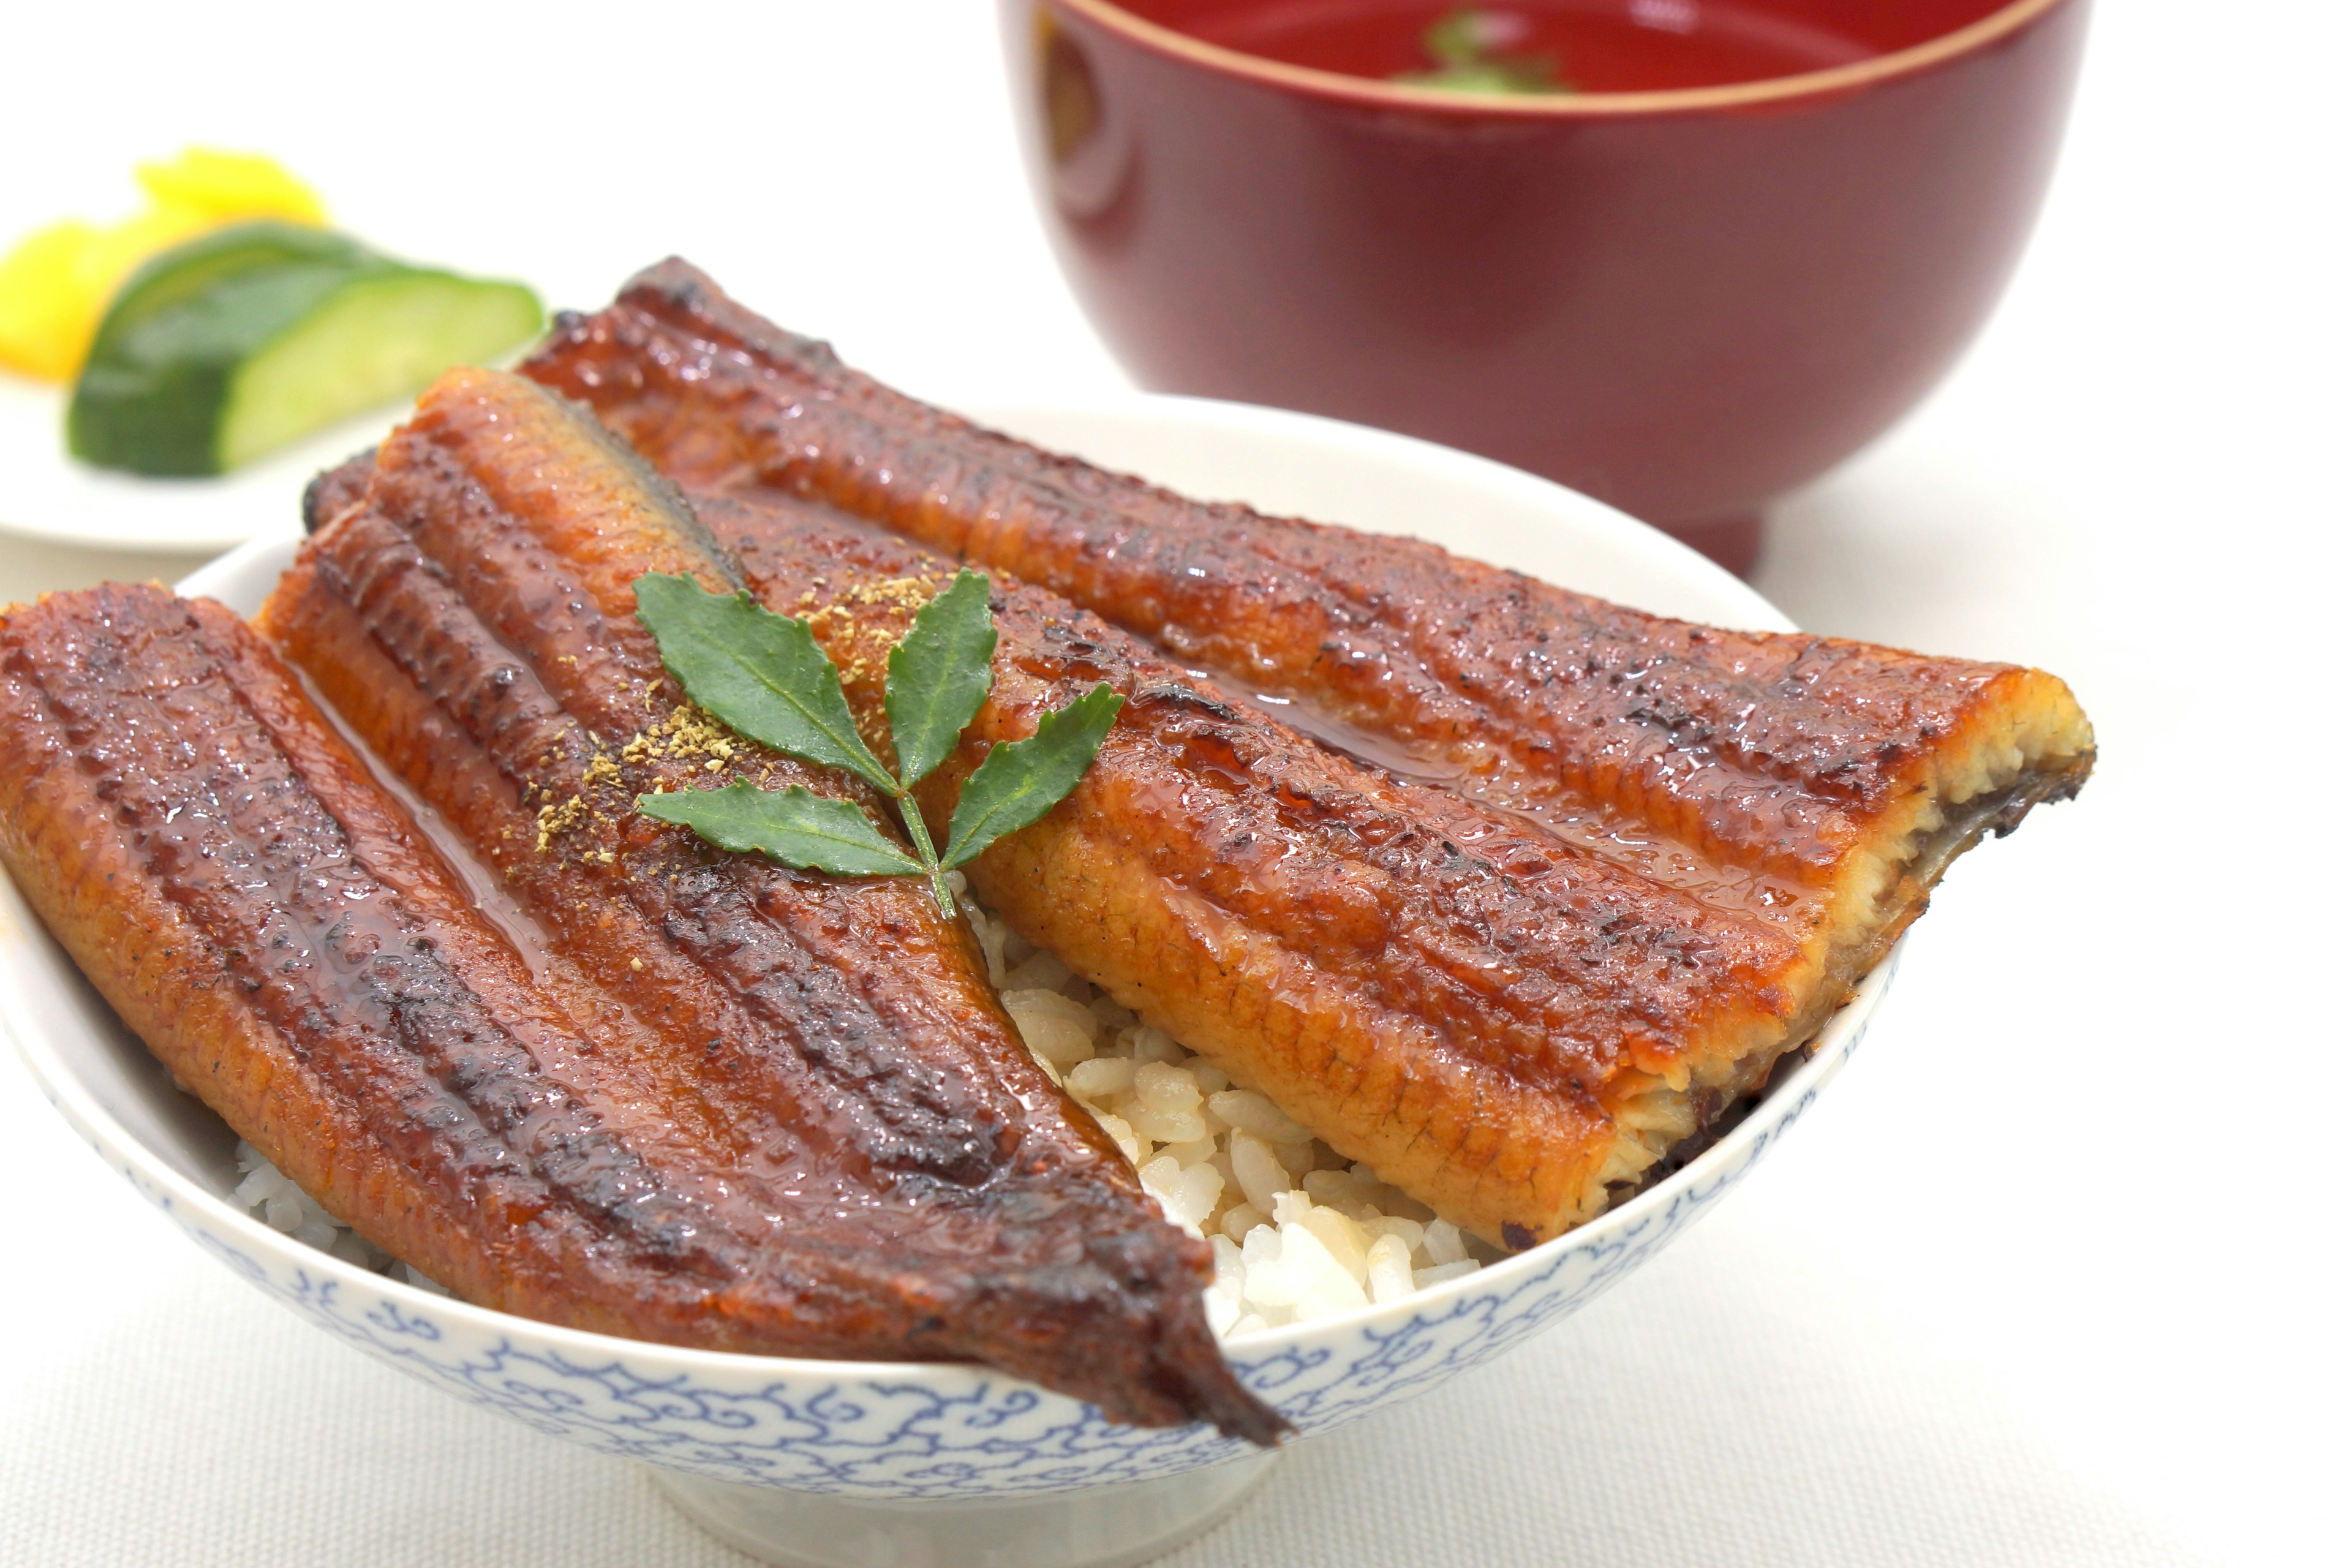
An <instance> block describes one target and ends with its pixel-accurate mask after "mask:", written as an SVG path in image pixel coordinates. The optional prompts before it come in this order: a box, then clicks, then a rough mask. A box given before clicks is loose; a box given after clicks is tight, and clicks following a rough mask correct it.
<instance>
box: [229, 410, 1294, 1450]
mask: <svg viewBox="0 0 2352 1568" xmlns="http://www.w3.org/2000/svg"><path fill="white" fill-rule="evenodd" d="M681 570H682V571H688V572H691V573H692V574H695V575H697V576H698V577H699V578H701V579H702V580H703V581H704V582H705V583H706V584H709V585H711V586H714V587H717V586H722V585H724V584H727V583H729V582H731V581H733V580H734V568H733V567H732V565H731V563H730V562H729V561H728V560H727V558H726V557H725V555H724V554H723V552H719V551H718V550H717V549H715V547H713V545H712V544H711V542H710V541H709V536H708V535H707V533H705V532H704V531H702V530H701V528H700V527H699V525H698V523H697V522H696V521H695V520H694V518H693V517H692V514H691V513H690V512H689V511H688V510H686V509H685V508H684V507H683V505H682V504H681V503H680V502H679V501H678V500H677V497H676V495H675V494H674V493H673V492H672V491H670V490H669V489H668V488H667V485H666V484H664V483H663V482H662V481H660V480H658V479H656V478H654V476H652V475H651V473H650V472H649V470H646V468H644V466H643V465H642V464H641V463H638V462H637V461H636V460H635V458H631V457H630V456H629V455H628V454H627V453H626V452H625V450H622V449H619V448H618V447H616V446H615V445H614V443H613V442H612V441H611V439H610V437H607V436H605V435H604V433H603V432H602V431H601V430H599V429H598V428H597V427H596V426H595V425H594V423H593V420H590V419H588V418H586V417H585V416H583V415H581V414H578V413H576V412H574V411H572V410H571V409H570V408H568V407H566V406H565V405H562V403H561V401H560V400H558V399H555V398H552V397H551V396H549V395H547V394H546V393H544V392H543V391H541V390H540V389H538V388H536V387H534V386H532V385H531V384H530V383H527V382H524V381H521V380H520V379H519V378H515V377H509V376H502V375H498V374H494V373H452V375H451V376H450V377H448V378H446V379H445V380H444V382H443V383H442V384H439V385H438V386H436V389H435V390H434V391H433V392H431V393H428V394H427V395H426V396H425V399H424V400H423V401H422V403H421V404H420V406H419V411H418V413H417V416H416V417H415V418H414V419H413V420H412V421H411V422H410V423H409V424H408V425H407V426H404V427H403V428H402V429H401V430H400V431H398V432H395V433H394V436H393V437H391V438H390V439H389V440H387V441H386V442H385V444H384V446H383V447H382V448H381V450H380V452H379V454H378V457H377V459H376V463H375V467H374V469H373V473H372V474H371V476H370V478H369V481H368V484H367V488H366V490H365V493H364V498H363V500H362V501H361V502H359V503H357V504H352V505H348V506H345V507H343V508H342V509H341V510H339V511H338V512H337V513H336V514H335V515H334V516H333V518H332V519H331V521H328V522H327V523H326V525H325V526H324V527H323V528H322V529H320V531H319V532H318V533H317V534H316V535H315V536H314V537H313V539H312V540H311V542H310V543H309V544H308V545H307V546H306V547H305V550H304V552H303V554H302V557H301V559H300V560H299V562H298V563H297V565H296V567H295V569H294V570H293V571H292V572H290V573H289V574H288V577H287V579H286V581H285V582H284V583H283V584H281V585H280V588H279V590H278V594H277V595H275V596H273V598H272V600H271V603H270V605H269V606H268V609H267V610H266V611H265V614H264V617H263V622H264V625H265V626H266V627H267V629H268V632H269V634H270V635H271V636H272V637H274V638H276V639H277V640H278V642H279V643H280V645H281V646H283V647H285V648H286V649H287V650H288V651H289V654H290V655H291V656H292V657H293V658H295V659H296V660H297V661H299V663H300V664H301V665H302V666H303V668H305V669H306V670H307V671H308V672H309V673H310V676H311V677H312V679H314V680H316V682H317V683H318V686H319V689H320V690H321V691H322V692H324V693H326V694H327V695H328V696H329V697H330V698H331V700H332V701H334V702H335V703H336V705H337V706H339V707H340V708H341V710H343V713H344V715H345V717H346V718H347V719H348V720H349V721H350V722H351V723H352V727H353V729H354V730H355V731H357V732H359V733H360V734H361V735H362V736H363V737H364V738H365V739H366V740H367V741H368V742H369V744H370V746H371V747H372V748H373V750H374V751H375V752H377V753H378V754H379V755H380V756H381V757H382V758H383V761H384V762H385V763H386V764H387V765H388V766H390V767H392V768H393V769H394V770H395V771H397V772H399V773H401V774H402V775H403V776H404V778H405V779H406V780H407V782H408V783H409V784H410V785H411V786H412V787H413V788H414V789H415V791H416V793H417V794H418V795H419V796H420V797H422V798H423V799H424V800H425V801H426V802H427V803H429V804H430V805H433V806H434V807H435V808H436V810H438V811H439V812H440V813H441V814H442V816H444V817H445V818H446V821H447V822H448V824H449V825H450V826H452V827H453V828H454V829H455V830H456V832H457V836H458V837H460V839H462V841H463V843H464V845H465V847H467V848H468V849H470V850H471V851H472V853H473V854H474V856H475V857H477V858H478V859H480V861H481V862H482V863H483V864H484V866H486V867H487V868H491V869H492V870H493V871H494V872H495V874H496V875H497V877H498V879H499V882H500V883H501V884H502V885H503V886H504V887H505V889H507V890H508V891H509V894H510V896H511V897H512V898H513V900H515V901H516V903H517V904H519V905H520V907H521V908H522V909H523V910H525V911H527V912H528V914H529V915H530V918H531V919H532V921H535V922H536V923H537V924H538V925H539V926H540V927H541V929H542V930H543V931H544V932H545V935H546V939H547V941H548V942H549V943H550V944H551V946H552V947H553V948H554V949H556V950H557V951H558V952H561V953H562V955H563V956H564V958H565V959H566V960H567V961H568V962H569V963H572V964H573V965H576V967H577V969H578V971H579V972H580V973H582V974H583V976H584V977H585V978H586V979H587V980H588V981H590V982H592V983H593V984H594V985H595V986H596V987H597V988H599V989H600V990H602V991H603V992H604V993H606V994H609V995H610V996H611V997H612V998H613V999H614V1002H615V1003H616V1004H617V1005H619V1006H620V1007H621V1008H622V1009H624V1010H625V1012H626V1013H627V1015H628V1016H631V1017H633V1018H635V1019H637V1020H639V1021H641V1022H642V1025H643V1026H644V1027H645V1029H646V1032H647V1033H648V1034H649V1035H650V1037H651V1039H650V1041H649V1042H647V1043H646V1045H645V1046H644V1047H642V1048H643V1049H644V1050H645V1052H646V1057H647V1059H646V1060H645V1061H643V1062H642V1063H641V1064H640V1065H639V1070H641V1071H642V1072H644V1073H645V1074H646V1075H647V1076H649V1077H653V1078H665V1077H666V1078H669V1079H676V1080H678V1081H679V1082H680V1083H681V1084H690V1085H691V1086H692V1088H693V1090H694V1092H695V1093H696V1094H697V1095H698V1096H699V1097H700V1100H701V1101H702V1102H703V1104H704V1105H705V1107H706V1108H707V1121H708V1122H709V1126H710V1138H711V1142H710V1145H709V1149H708V1151H707V1158H709V1160H710V1161H712V1162H713V1163H715V1164H716V1165H717V1167H718V1168H719V1169H722V1170H724V1171H725V1172H726V1173H727V1175H728V1179H729V1181H730V1183H732V1184H734V1186H735V1189H736V1190H737V1191H738V1192H739V1194H740V1196H739V1199H738V1201H739V1203H740V1205H743V1206H744V1207H745V1208H746V1209H747V1210H749V1211H751V1212H757V1213H761V1214H765V1215H771V1216H772V1219H773V1226H774V1232H775V1234H776V1235H778V1236H782V1237H791V1238H792V1239H791V1245H790V1247H784V1248H782V1250H779V1251H778V1252H777V1253H775V1254H774V1256H773V1257H772V1258H771V1259H770V1260H769V1261H768V1262H767V1263H766V1264H765V1265H764V1266H765V1267H768V1268H772V1269H774V1270H776V1271H779V1272H781V1273H782V1274H783V1275H784V1276H785V1277H787V1278H790V1277H791V1276H792V1275H793V1270H794V1269H795V1268H798V1267H799V1266H800V1257H801V1255H802V1254H803V1253H804V1252H817V1253H822V1254H823V1255H824V1257H825V1258H827V1259H828V1260H829V1261H828V1268H829V1269H830V1270H831V1273H830V1275H829V1277H828V1278H829V1284H828V1287H827V1299H826V1300H824V1301H822V1302H817V1303H814V1304H812V1305H810V1306H809V1307H808V1308H806V1309H805V1310H803V1312H802V1313H801V1314H800V1315H799V1317H798V1318H796V1319H795V1320H793V1321H738V1320H729V1321H724V1322H720V1323H714V1324H713V1325H712V1331H713V1334H714V1335H715V1336H718V1337H719V1338H721V1339H723V1342H728V1343H731V1344H734V1345H736V1346H738V1347H739V1348H765V1349H771V1350H776V1351H782V1352H793V1351H795V1350H797V1349H800V1348H801V1347H802V1346H803V1343H804V1342H816V1343H820V1344H822V1345H824V1346H825V1347H828V1350H827V1351H826V1352H823V1353H854V1354H862V1355H866V1356H868V1357H873V1358H877V1359H908V1358H914V1359H936V1358H941V1357H947V1358H954V1359H971V1360H979V1361H983V1362H987V1363H991V1364H994V1365H997V1366H1001V1367H1004V1368H1007V1369H1008V1370H1012V1371H1014V1372H1018V1373H1023V1374H1024V1375H1028V1376H1032V1377H1035V1378H1037V1379H1038V1380H1039V1381H1042V1382H1045V1383H1047V1384H1051V1385H1053V1386H1056V1387H1060V1388H1063V1389H1066V1390H1068V1391H1070V1392H1073V1393H1077V1394H1082V1395H1084V1396H1085V1397H1087V1398H1090V1399H1093V1400H1095V1401H1096V1402H1097V1404H1099V1405H1102V1406H1103V1407H1104V1408H1105V1409H1106V1411H1108V1412H1110V1413H1112V1414H1114V1415H1118V1416H1119V1417H1120V1418H1122V1419H1128V1420H1132V1421H1142V1422H1154V1423H1166V1422H1171V1421H1181V1420H1185V1419H1208V1420H1213V1421H1216V1422H1218V1423H1219V1424H1221V1425H1223V1426H1225V1427H1226V1429H1227V1430H1229V1431H1234V1432H1237V1433H1241V1434H1244V1435H1248V1436H1255V1437H1257V1438H1258V1439H1259V1440H1268V1439H1270V1438H1271V1437H1272V1436H1274V1435H1275V1434H1276V1432H1278V1430H1279V1429H1280V1424H1279V1420H1278V1418H1277V1417H1276V1416H1274V1415H1272V1414H1271V1413H1270V1412H1268V1411H1266V1410H1265V1407H1264V1406H1262V1405H1258V1404H1257V1403H1256V1402H1255V1400H1253V1399H1251V1398H1250V1397H1249V1395H1248V1394H1246V1393H1244V1391H1242V1390H1241V1389H1240V1388H1239V1386H1238V1384H1235V1383H1234V1380H1233V1376H1232V1373H1231V1371H1230V1369H1229V1368H1228V1367H1227V1366H1226V1364H1225V1363H1224V1361H1223V1356H1222V1354H1221V1353H1220V1352H1219V1351H1218V1350H1217V1348H1216V1346H1215V1344H1214V1342H1213V1340H1212V1339H1211V1337H1210V1336H1209V1333H1208V1329H1207V1324H1206V1320H1205V1317H1204V1315H1203V1312H1202V1306H1201V1301H1200V1295H1199V1291H1200V1287H1201V1284H1202V1281H1203V1278H1204V1272H1205V1264H1206V1257H1205V1253H1206V1248H1205V1247H1203V1246H1202V1244H1201V1243H1200V1242H1198V1241H1197V1240H1195V1239H1193V1238H1192V1237H1186V1236H1184V1235H1183V1234H1181V1232H1179V1231H1177V1230H1175V1229H1174V1228H1173V1227H1171V1226H1168V1225H1167V1224H1166V1222H1165V1221H1164V1220H1163V1219H1161V1218H1160V1213H1159V1210H1158V1207H1157V1205H1156V1204H1155V1203H1154V1201H1153V1200H1151V1199H1150V1197H1149V1196H1148V1195H1147V1194H1144V1193H1143V1192H1142V1191H1141V1189H1140V1186H1139V1184H1138V1182H1137V1180H1136V1178H1135V1176H1134V1173H1132V1171H1130V1170H1129V1169H1128V1168H1127V1166H1126V1164H1125V1163H1124V1162H1123V1161H1122V1159H1121V1158H1120V1156H1119V1155H1118V1152H1117V1150H1116V1149H1115V1148H1114V1147H1112V1146H1111V1145H1110V1144H1109V1142H1108V1140H1107V1139H1106V1138H1105V1137H1104V1136H1103V1135H1102V1133H1101V1131H1100V1130H1099V1128H1097V1126H1096V1125H1095V1123H1094V1122H1093V1121H1092V1120H1091V1119H1090V1118H1088V1117H1087V1116H1086V1115H1085V1114H1084V1113H1083V1112H1081V1111H1079V1110H1076V1108H1075V1107H1074V1106H1073V1105H1072V1104H1071V1102H1070V1101H1068V1100H1066V1097H1064V1096H1063V1095H1062V1094H1061V1092H1060V1090H1059V1089H1057V1088H1056V1087H1055V1085H1054V1083H1053V1082H1052V1080H1051V1079H1048V1078H1046V1077H1045V1074H1044V1073H1043V1071H1042V1069H1040V1068H1038V1067H1037V1065H1036V1064H1035V1062H1034V1060H1033V1059H1032V1058H1030V1056H1029V1055H1028V1053H1027V1051H1026V1049H1025V1048H1024V1047H1023V1046H1022V1045H1021V1043H1020V1041H1019V1038H1018V1037H1017V1036H1016V1035H1015V1034H1014V1032H1013V1027H1012V1025H1011V1022H1010V1020H1009V1019H1007V1018H1006V1017H1005V1016H1004V1015H1003V1012H1002V1011H1001V1009H1000V1008H999V1007H998V1005H997V1004H996V1002H995V999H994V996H993V994H992V993H991V992H990V991H989V990H988V988H987V986H986V984H985V981H984V980H983V979H982V977H981V976H980V974H979V973H978V966H977V960H976V954H975V953H974V952H973V950H972V947H971V942H970V938H969V936H968V934H967V933H965V932H964V931H962V930H961V926H960V925H956V924H950V922H948V921H944V920H942V919H941V918H940V916H939V915H938V913H937V912H936V910H933V909H931V908H930V906H929V903H928V901H927V896H926V894H925V892H924V890H923V889H922V888H921V887H920V886H919V885H917V884H915V883H913V882H908V881H901V880H898V879H862V880H861V879H834V878H824V877H817V876H813V875H808V874H803V873H799V872H793V871H788V870H785V869H783V868H779V867H776V866H773V865H772V864H770V863H768V862H766V861H764V860H761V859H759V858H754V857H744V856H730V855H726V854H722V853H721V852H719V851H717V850H714V849H711V848H710V847H708V846H706V845H704V844H702V843H701V841H700V840H699V839H697V838H695V837H693V836H692V835H691V834H688V833H687V832H685V831H683V830H681V829H677V828H673V827H669V826H664V825H661V824H658V823H655V822H653V821H651V820H650V819H647V818H645V817H642V816H637V815H636V814H635V811H634V809H633V805H632V803H633V802H634V800H635V796H636V795H637V794H639V793H641V792H644V791H648V790H652V789H655V788H666V789H672V790H676V789H684V788H693V787H698V786H701V785H704V784H720V783H724V782H727V781H728V780H730V779H733V778H739V777H740V778H756V779H761V780H764V781H765V782H768V783H770V784H777V785H782V784H784V783H787V782H791V783H803V784H807V785H809V786H810V787H814V788H817V789H820V790H822V791H824V792H826V793H830V794H840V793H843V792H844V790H845V785H844V784H843V783H842V782H841V781H839V780H837V779H835V778H832V777H829V776H827V775H825V774H824V773H822V772H821V771H819V770H814V769H809V768H805V767H803V766H802V765H801V764H799V763H793V762H791V761H790V760H789V759H785V758H782V757H778V756H775V755H772V754H771V753H767V752H761V751H760V750H759V749H757V748H755V747H751V746H750V745H749V744H748V743H746V742H741V741H740V739H735V738H732V737H729V736H727V735H726V734H725V733H724V732H723V731H719V730H718V729H717V728H716V727H715V726H713V725H711V724H710V722H709V721H708V720H707V719H705V718H703V717H701V716H700V715H698V713H696V712H695V711H694V710H691V709H690V708H688V707H687V706H686V705H685V704H684V702H683V697H682V694H681V693H680V692H679V691H678V689H677V687H676V686H675V684H674V683H672V682H671V681H669V679H668V678H667V676H666V675H665V674H664V672H663V671H662V669H661V667H660V664H659V660H658V658H657V655H656V650H655V649H654V647H653V646H652V642H651V639H650V637H648V636H647V635H646V632H645V631H644V629H643V628H642V627H641V626H638V625H637V623H636V622H635V619H634V616H633V611H634V595H633V593H632V592H631V589H630V584H632V583H634V581H635V578H636V577H637V576H638V575H639V574H641V573H644V572H646V571H681ZM714 763H716V764H717V766H716V767H714V766H713V765H712V764H714ZM867 804H868V805H869V806H870V805H871V803H870V802H869V803H867ZM698 1342H710V1341H709V1340H708V1339H706V1340H703V1341H698ZM842 1345H849V1346H854V1347H855V1348H854V1349H851V1350H841V1349H834V1348H830V1347H837V1346H842Z"/></svg>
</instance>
